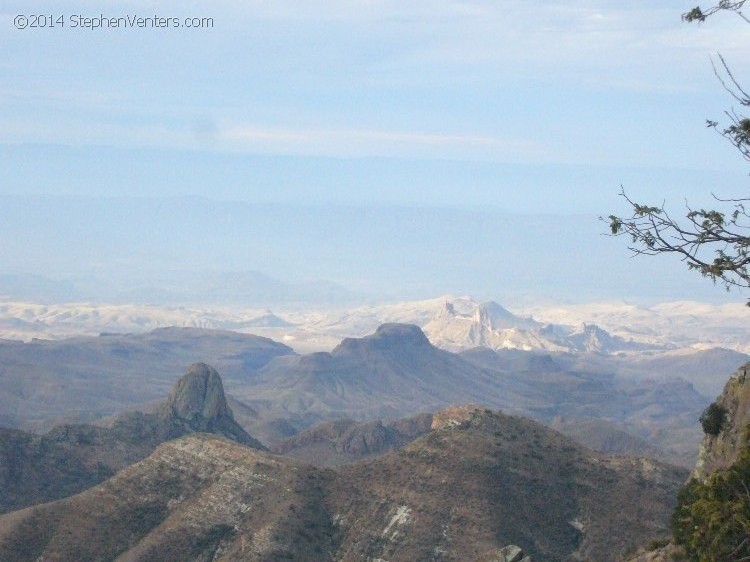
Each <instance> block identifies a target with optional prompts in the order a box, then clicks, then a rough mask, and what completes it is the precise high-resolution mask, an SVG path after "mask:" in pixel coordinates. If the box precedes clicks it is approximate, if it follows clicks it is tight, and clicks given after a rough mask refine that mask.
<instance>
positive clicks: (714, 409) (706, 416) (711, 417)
mask: <svg viewBox="0 0 750 562" xmlns="http://www.w3.org/2000/svg"><path fill="white" fill-rule="evenodd" d="M726 415H727V409H726V408H725V407H724V406H722V405H720V404H717V403H716V402H713V403H711V404H709V406H708V408H706V409H705V410H703V413H702V414H701V417H700V422H701V426H702V427H703V433H705V434H706V435H714V436H716V435H718V434H719V432H720V431H721V430H722V428H723V427H724V421H725V420H726Z"/></svg>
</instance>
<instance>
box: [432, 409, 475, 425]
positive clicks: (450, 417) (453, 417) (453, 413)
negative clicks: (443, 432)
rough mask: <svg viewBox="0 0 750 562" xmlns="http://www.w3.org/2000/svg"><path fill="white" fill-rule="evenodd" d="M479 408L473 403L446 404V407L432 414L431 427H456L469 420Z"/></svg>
mask: <svg viewBox="0 0 750 562" xmlns="http://www.w3.org/2000/svg"><path fill="white" fill-rule="evenodd" d="M480 409H481V408H480V407H479V406H476V405H474V404H466V405H464V406H448V407H447V408H444V409H442V410H440V411H439V412H435V413H434V414H433V416H432V427H431V429H433V430H435V429H443V428H446V427H456V426H461V425H463V424H466V423H468V422H469V421H470V420H471V417H472V415H473V414H474V412H476V411H477V410H480Z"/></svg>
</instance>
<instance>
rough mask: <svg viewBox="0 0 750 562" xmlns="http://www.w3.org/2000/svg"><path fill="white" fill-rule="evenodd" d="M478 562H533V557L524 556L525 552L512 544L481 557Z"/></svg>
mask: <svg viewBox="0 0 750 562" xmlns="http://www.w3.org/2000/svg"><path fill="white" fill-rule="evenodd" d="M476 562H531V556H524V553H523V550H521V549H520V548H519V547H517V546H516V545H514V544H511V545H509V546H506V547H504V548H501V549H499V550H494V551H492V552H489V553H487V554H486V555H484V556H480V557H479V558H477V560H476Z"/></svg>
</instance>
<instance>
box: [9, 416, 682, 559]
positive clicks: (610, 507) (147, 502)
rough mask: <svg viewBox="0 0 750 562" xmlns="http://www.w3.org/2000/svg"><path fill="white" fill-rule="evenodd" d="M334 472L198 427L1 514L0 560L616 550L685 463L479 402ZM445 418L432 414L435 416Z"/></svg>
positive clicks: (632, 536) (636, 539)
mask: <svg viewBox="0 0 750 562" xmlns="http://www.w3.org/2000/svg"><path fill="white" fill-rule="evenodd" d="M436 419H440V420H442V421H441V423H442V426H440V427H438V428H436V429H435V430H433V431H431V432H430V433H428V434H427V435H425V436H423V437H421V438H419V439H417V440H416V441H414V442H413V443H411V444H409V445H407V446H406V447H405V448H404V449H402V450H401V451H399V452H396V453H388V454H386V455H384V456H381V457H378V458H376V459H374V460H372V461H369V462H365V463H357V464H354V465H347V466H344V467H341V468H340V469H338V470H336V471H332V470H330V469H327V470H321V469H316V468H313V467H309V466H304V465H300V464H298V463H296V462H293V461H291V460H289V459H285V458H283V457H279V456H275V455H270V454H268V453H263V452H259V451H255V450H252V449H248V448H246V447H242V446H240V445H237V444H234V443H231V442H229V441H225V440H222V439H220V438H218V437H215V436H209V435H205V434H194V435H190V436H186V437H183V438H181V439H178V440H175V441H170V442H169V443H165V444H163V445H160V446H159V447H158V448H157V449H156V451H154V453H152V454H151V455H150V456H149V457H148V458H147V459H145V460H143V461H141V462H140V463H138V464H135V465H133V466H130V467H128V468H126V469H124V470H122V471H121V472H119V473H118V474H117V475H116V476H114V477H113V478H111V479H110V480H108V481H106V482H105V483H103V484H100V485H99V486H96V487H94V488H92V489H90V490H87V491H85V492H83V493H81V494H79V495H77V496H73V497H71V498H67V499H64V500H61V501H58V502H55V503H50V504H44V505H40V506H36V507H33V508H28V509H25V510H22V511H18V512H13V513H10V514H6V515H3V516H0V559H2V560H8V561H15V560H36V559H39V558H41V557H43V558H44V559H55V560H82V559H91V560H100V559H110V560H111V559H118V560H133V559H150V560H217V561H230V560H231V561H243V560H248V561H260V560H268V561H270V560H299V561H316V560H321V561H322V560H338V561H341V562H354V561H360V560H368V559H369V560H375V559H383V560H389V562H407V561H409V562H410V561H413V560H433V559H434V560H444V561H449V560H451V561H453V560H455V561H464V560H476V559H478V558H480V557H483V556H485V555H488V554H489V553H492V552H496V551H497V549H500V548H502V547H504V546H507V545H509V544H516V545H518V546H520V547H521V548H522V549H523V550H524V552H525V553H526V554H530V555H531V556H532V557H534V559H535V560H547V561H553V562H554V561H558V560H559V561H562V560H570V559H587V560H591V561H592V562H596V561H608V560H611V559H612V558H613V557H614V556H616V555H617V554H618V553H620V552H621V551H622V550H623V549H625V548H627V547H628V546H630V545H631V544H638V543H640V542H645V541H646V540H648V539H649V538H651V537H652V536H654V535H658V534H660V533H662V532H663V531H664V530H665V529H666V524H667V519H668V515H669V511H670V509H671V507H672V504H673V502H674V496H675V494H676V489H677V487H678V486H679V484H680V483H681V482H682V481H683V480H684V478H685V476H686V474H687V472H686V471H683V470H680V469H677V468H674V467H670V466H667V465H662V464H660V463H656V462H652V461H643V460H633V459H612V458H608V457H605V456H603V455H599V454H596V453H593V452H591V451H589V450H587V449H584V448H583V447H580V446H578V445H576V444H575V443H573V442H572V441H570V440H568V439H566V438H564V437H562V436H561V435H559V434H557V433H555V432H553V431H551V430H549V429H547V428H545V427H543V426H541V425H539V424H537V423H535V422H532V421H530V420H525V419H522V418H516V417H511V416H506V415H503V414H500V413H497V412H491V411H486V410H477V409H473V408H464V409H454V410H451V411H449V412H448V413H446V414H442V415H440V416H436ZM438 425H439V424H438Z"/></svg>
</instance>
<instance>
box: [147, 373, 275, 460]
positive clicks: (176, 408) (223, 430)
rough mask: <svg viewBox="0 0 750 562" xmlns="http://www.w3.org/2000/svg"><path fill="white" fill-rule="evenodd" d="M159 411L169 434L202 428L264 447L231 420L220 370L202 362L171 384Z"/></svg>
mask: <svg viewBox="0 0 750 562" xmlns="http://www.w3.org/2000/svg"><path fill="white" fill-rule="evenodd" d="M159 415H160V418H161V420H162V423H163V424H164V426H165V427H164V432H165V437H168V438H174V437H179V436H181V435H185V434H186V433H190V432H193V431H202V432H207V433H216V434H217V435H222V436H224V437H226V438H227V439H231V440H232V441H237V442H238V443H242V444H243V445H248V446H250V447H254V448H256V449H263V448H264V447H263V445H262V444H261V443H260V442H259V441H257V440H256V439H254V438H253V437H251V436H250V435H248V433H247V432H246V431H245V430H244V429H242V427H241V426H240V425H239V424H238V423H237V422H236V421H235V420H234V416H233V415H232V410H230V409H229V406H228V405H227V399H226V396H225V395H224V385H223V384H222V382H221V377H220V376H219V373H217V372H216V369H214V368H213V367H210V366H209V365H206V364H205V363H194V364H193V365H191V366H190V367H189V368H188V370H187V373H185V374H184V375H183V376H182V377H181V378H180V379H179V380H178V381H177V382H176V383H175V384H174V387H173V389H172V393H171V394H170V395H169V398H168V399H167V402H166V403H165V404H164V406H163V407H162V408H161V410H160V414H159Z"/></svg>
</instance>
